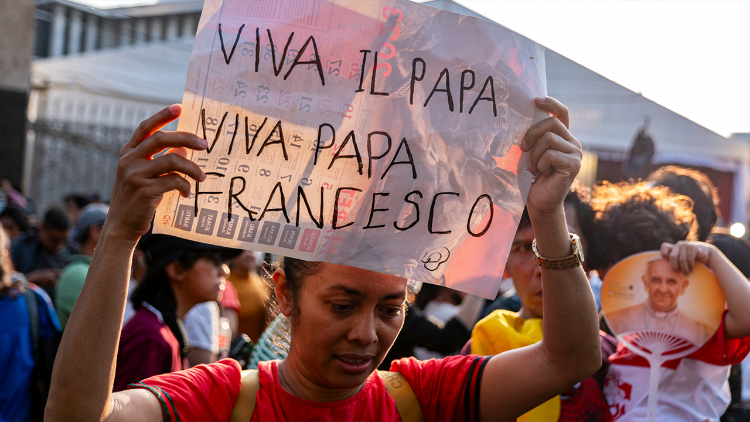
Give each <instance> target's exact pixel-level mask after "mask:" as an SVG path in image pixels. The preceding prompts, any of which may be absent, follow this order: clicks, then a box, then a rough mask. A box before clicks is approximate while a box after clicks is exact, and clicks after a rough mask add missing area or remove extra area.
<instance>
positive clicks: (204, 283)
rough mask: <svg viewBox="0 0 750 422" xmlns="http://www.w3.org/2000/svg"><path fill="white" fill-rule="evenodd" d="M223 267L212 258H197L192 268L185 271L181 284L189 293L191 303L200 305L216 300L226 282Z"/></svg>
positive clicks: (218, 261) (219, 261)
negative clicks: (191, 299)
mask: <svg viewBox="0 0 750 422" xmlns="http://www.w3.org/2000/svg"><path fill="white" fill-rule="evenodd" d="M224 268H225V265H223V264H222V262H221V260H217V259H214V258H206V257H204V258H199V259H198V260H197V261H195V264H193V266H192V267H190V268H189V269H187V270H185V271H184V273H183V278H182V280H181V282H182V283H181V284H182V286H183V287H184V289H185V290H186V291H188V292H190V296H191V297H192V298H193V302H195V303H202V302H208V301H212V300H216V299H217V298H218V297H219V292H221V289H222V285H223V284H224V283H225V282H226V281H225V278H224V277H225V276H226V274H227V273H226V272H225V270H224Z"/></svg>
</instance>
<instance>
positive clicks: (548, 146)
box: [479, 97, 601, 420]
mask: <svg viewBox="0 0 750 422" xmlns="http://www.w3.org/2000/svg"><path fill="white" fill-rule="evenodd" d="M536 104H537V106H538V107H539V108H541V109H543V110H545V111H547V112H549V113H550V114H552V117H550V118H548V119H546V120H543V121H541V122H539V123H538V124H536V125H534V126H532V127H531V128H530V129H529V130H528V131H527V132H526V135H525V136H524V142H523V143H522V145H521V148H522V149H523V150H524V151H529V153H530V165H529V170H530V171H532V172H533V173H534V174H535V176H536V181H535V182H534V183H533V184H532V185H531V190H530V191H529V197H528V199H527V201H526V207H527V209H528V212H529V217H530V218H531V224H532V226H533V228H534V236H535V237H536V242H537V249H538V250H539V254H540V255H542V256H544V257H546V258H562V257H566V256H569V255H571V254H573V248H572V246H571V241H570V237H569V235H568V228H567V225H566V223H565V213H564V211H563V200H564V199H565V195H566V194H567V193H568V190H569V189H570V186H571V184H572V183H573V180H574V179H575V177H576V175H577V174H578V170H579V169H580V167H581V157H582V152H581V144H580V143H579V142H578V141H577V140H576V139H575V138H574V137H573V135H571V134H570V132H569V131H568V122H569V118H568V109H567V108H566V107H565V106H564V105H562V104H560V103H559V102H558V101H557V100H555V99H553V98H549V97H548V98H537V100H536ZM542 283H543V285H544V287H543V295H544V323H543V324H544V325H543V329H544V339H543V340H542V341H541V342H539V343H537V344H535V345H533V346H529V347H524V348H520V349H516V350H513V351H509V352H505V353H502V354H500V355H497V356H495V357H493V358H491V359H490V361H489V363H488V364H487V367H486V368H485V371H484V375H483V377H482V383H481V386H480V398H479V409H480V410H479V411H480V418H481V419H482V420H512V419H515V418H516V417H518V416H520V415H522V414H523V413H525V412H527V411H529V410H531V409H532V408H534V407H536V406H538V405H540V404H541V403H543V402H545V401H547V400H549V399H551V398H552V397H554V396H556V395H558V394H560V393H562V392H563V391H565V390H567V389H568V388H570V387H572V386H573V385H575V384H576V383H577V382H579V381H582V380H583V379H585V378H586V377H588V376H590V375H591V374H593V373H594V372H595V371H596V370H597V369H599V367H600V366H601V346H600V340H599V324H598V319H597V314H596V304H595V303H594V297H593V295H592V293H591V288H590V287H589V283H588V280H587V278H586V275H585V274H584V271H583V269H582V268H581V267H580V266H579V267H575V268H570V269H566V270H551V269H545V268H542Z"/></svg>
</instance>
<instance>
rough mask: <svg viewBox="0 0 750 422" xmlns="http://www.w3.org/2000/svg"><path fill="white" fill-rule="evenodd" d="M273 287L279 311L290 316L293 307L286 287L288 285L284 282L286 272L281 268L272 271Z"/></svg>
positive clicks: (290, 293) (290, 295) (290, 294)
mask: <svg viewBox="0 0 750 422" xmlns="http://www.w3.org/2000/svg"><path fill="white" fill-rule="evenodd" d="M273 287H274V290H276V301H277V302H278V304H279V311H281V313H282V314H284V316H285V317H289V316H291V315H292V309H293V307H294V304H293V300H292V292H291V291H289V289H288V287H289V285H288V284H287V282H286V273H285V272H284V270H283V269H281V268H279V269H277V270H276V271H274V273H273Z"/></svg>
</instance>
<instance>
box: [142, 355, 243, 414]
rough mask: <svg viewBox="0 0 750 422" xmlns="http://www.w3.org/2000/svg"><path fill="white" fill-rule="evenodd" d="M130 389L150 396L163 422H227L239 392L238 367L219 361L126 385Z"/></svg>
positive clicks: (227, 361)
mask: <svg viewBox="0 0 750 422" xmlns="http://www.w3.org/2000/svg"><path fill="white" fill-rule="evenodd" d="M131 388H143V389H146V390H148V391H150V392H151V393H153V394H154V395H155V396H156V398H157V399H159V403H160V404H161V408H162V412H163V413H164V420H165V421H166V422H182V421H185V422H187V421H228V420H229V419H230V418H231V416H232V409H233V408H234V404H235V403H236V402H237V396H238V395H239V393H240V365H239V364H238V363H237V361H236V360H234V359H223V360H220V361H219V362H216V363H212V364H210V365H198V366H195V367H193V368H190V369H187V370H184V371H179V372H172V373H170V374H163V375H157V376H155V377H151V378H149V379H146V380H143V381H141V382H139V383H136V384H130V385H129V386H128V389H131Z"/></svg>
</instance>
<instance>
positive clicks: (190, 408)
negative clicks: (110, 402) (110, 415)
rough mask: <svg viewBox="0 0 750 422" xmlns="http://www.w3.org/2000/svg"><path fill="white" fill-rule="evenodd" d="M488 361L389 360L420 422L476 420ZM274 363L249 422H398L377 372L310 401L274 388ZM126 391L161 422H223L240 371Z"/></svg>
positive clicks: (233, 367) (216, 370)
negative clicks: (140, 397) (149, 396)
mask: <svg viewBox="0 0 750 422" xmlns="http://www.w3.org/2000/svg"><path fill="white" fill-rule="evenodd" d="M490 358H491V356H474V355H472V356H450V357H447V358H445V359H431V360H428V361H418V360H416V359H414V358H407V359H401V360H397V361H394V362H393V364H392V365H391V371H393V372H400V373H401V374H402V375H403V376H404V377H405V378H406V380H407V381H408V382H409V385H410V386H411V388H412V390H414V394H415V395H416V397H417V400H418V401H419V404H420V406H421V408H422V413H423V414H424V419H425V421H445V420H454V421H463V420H467V421H468V420H475V419H476V418H478V413H479V385H480V384H481V380H482V373H483V372H484V367H485V365H486V364H487V362H488V361H489V359H490ZM278 362H279V361H270V362H261V363H260V364H259V365H258V369H259V371H260V390H259V391H258V395H257V401H256V406H255V411H254V412H253V416H252V419H251V420H252V421H261V420H262V421H303V420H309V421H313V420H314V421H352V420H362V421H400V420H401V418H400V417H399V415H398V412H397V410H396V403H395V402H394V400H393V398H391V396H390V395H388V392H386V390H385V384H384V381H383V379H382V378H381V377H380V374H378V373H377V372H375V373H373V374H372V375H370V377H369V378H368V379H367V381H366V383H365V386H364V388H363V389H362V390H361V391H360V392H359V393H357V394H356V395H354V396H353V397H350V398H348V399H346V400H341V401H335V402H311V401H308V400H304V399H301V398H298V397H295V396H292V395H291V394H289V393H288V392H286V391H285V390H284V389H283V388H281V386H280V385H279V379H278V372H277V367H278ZM128 388H145V389H147V390H149V391H151V392H152V393H153V394H154V395H155V396H156V397H157V398H158V399H159V402H160V404H161V407H162V411H163V412H164V420H165V421H168V422H171V421H173V420H174V421H228V420H229V419H230V417H231V415H232V409H233V408H234V405H235V402H236V401H237V397H238V395H239V390H240V367H239V365H238V364H237V362H236V361H234V360H232V359H224V360H221V361H219V362H216V363H213V364H210V365H198V366H196V367H194V368H191V369H188V370H186V371H181V372H176V373H171V374H164V375H159V376H155V377H152V378H149V379H147V380H144V381H143V382H140V383H137V384H131V385H130V386H128Z"/></svg>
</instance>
